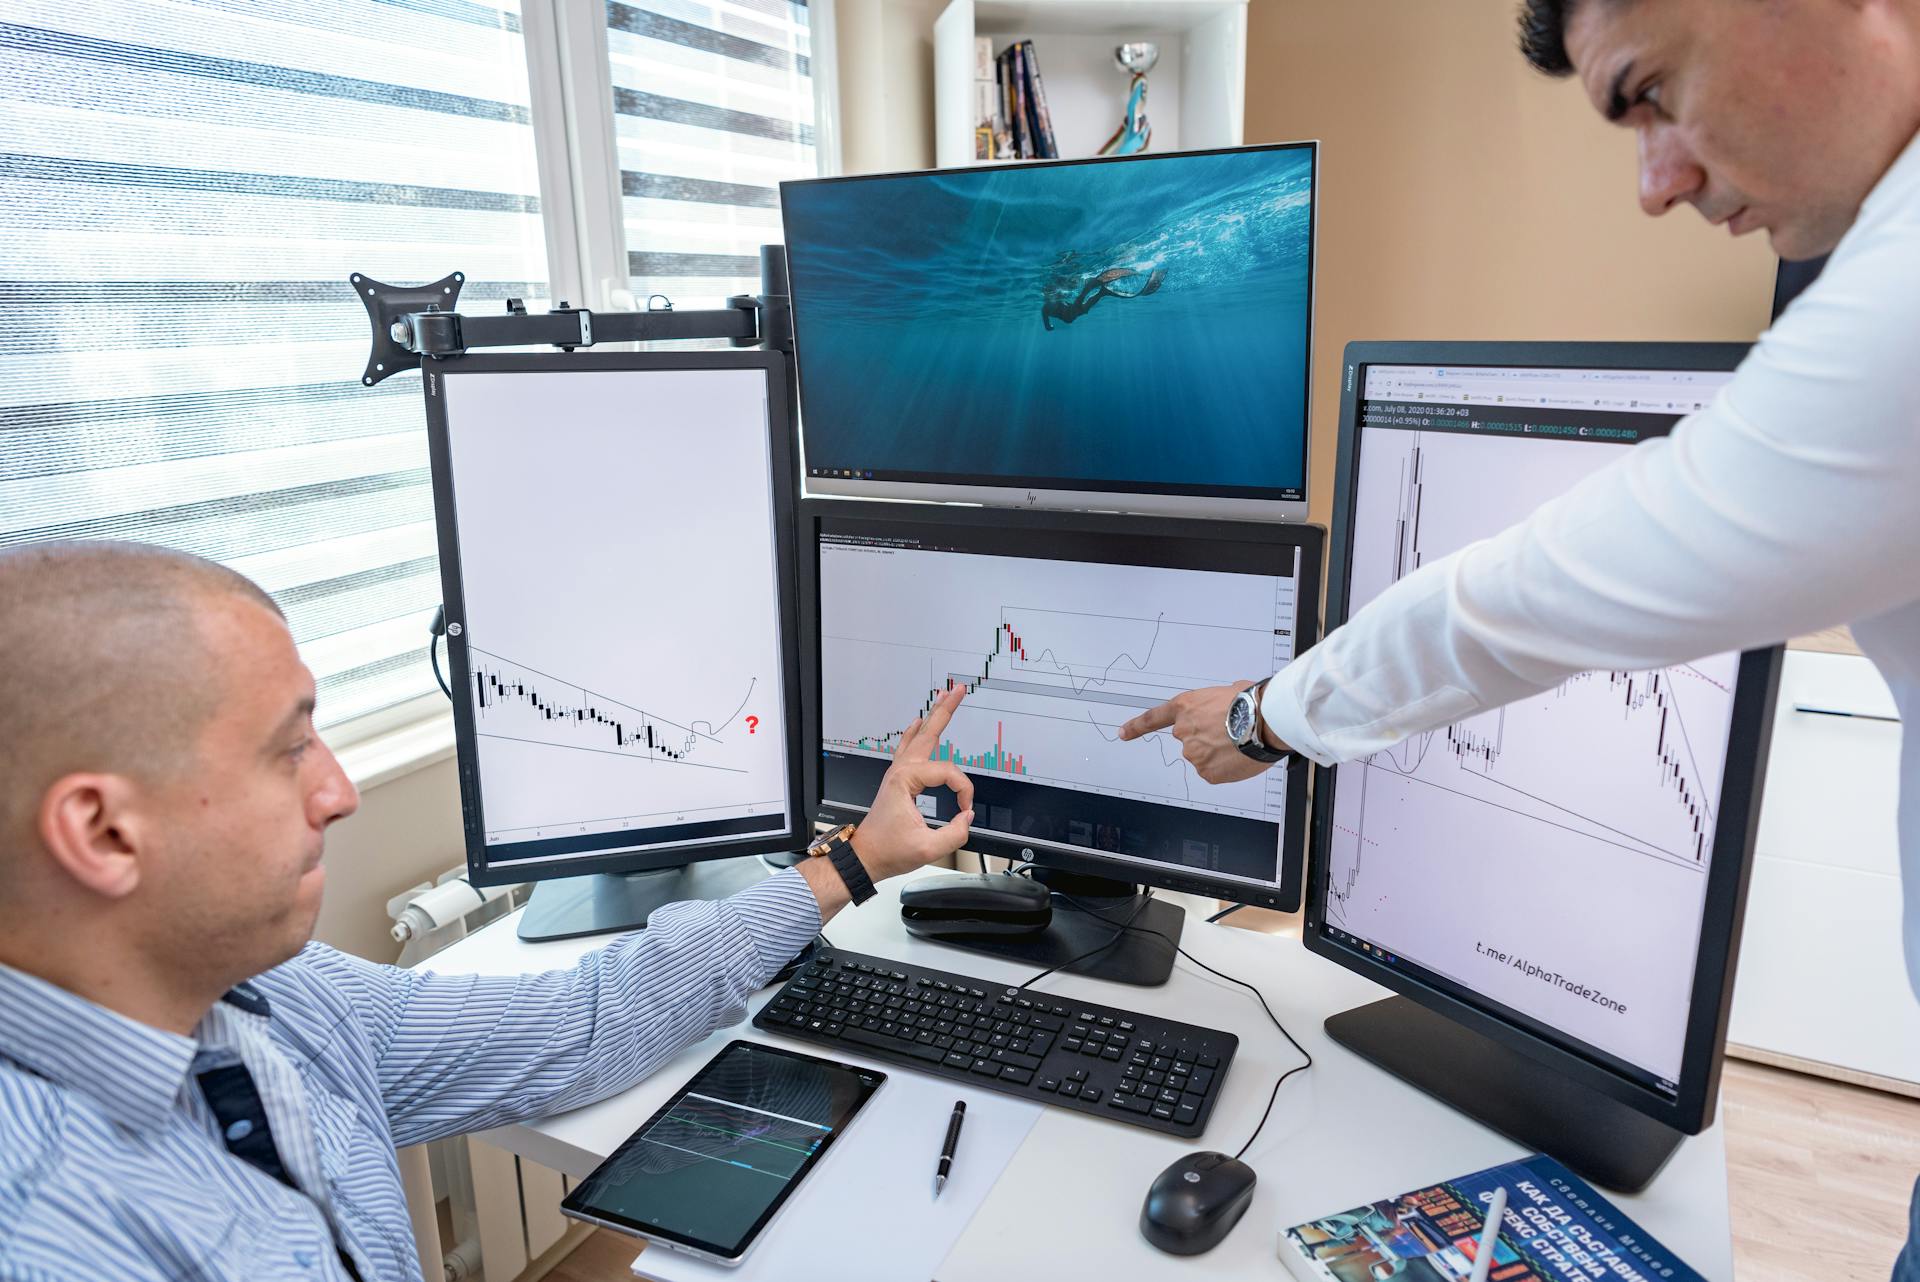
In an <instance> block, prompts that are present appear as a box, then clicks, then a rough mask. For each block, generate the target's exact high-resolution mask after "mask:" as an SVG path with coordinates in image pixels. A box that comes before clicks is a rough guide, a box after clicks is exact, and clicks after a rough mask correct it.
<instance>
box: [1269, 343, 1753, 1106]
mask: <svg viewBox="0 0 1920 1282" xmlns="http://www.w3.org/2000/svg"><path fill="white" fill-rule="evenodd" d="M1744 352H1745V348H1744V347H1743V346H1736V345H1708V344H1697V345H1673V346H1652V345H1624V344H1622V345H1587V346H1584V347H1575V346H1570V345H1529V344H1507V345H1493V344H1480V345H1475V344H1355V345H1353V346H1352V347H1350V348H1349V349H1348V367H1349V371H1350V372H1349V373H1348V375H1347V377H1348V378H1349V379H1350V380H1352V382H1353V390H1352V392H1351V393H1350V394H1349V397H1348V404H1347V409H1346V413H1345V416H1344V418H1343V421H1342V440H1341V459H1340V477H1339V491H1338V507H1337V510H1336V518H1335V530H1334V539H1335V542H1334V550H1333V558H1332V562H1333V569H1332V570H1331V571H1330V584H1331V589H1330V592H1329V597H1328V619H1329V625H1328V626H1329V628H1332V627H1334V626H1337V624H1336V621H1337V620H1344V619H1345V618H1347V617H1349V616H1350V615H1351V614H1352V613H1353V612H1354V611H1356V610H1358V609H1359V608H1360V607H1362V606H1363V605H1365V604H1366V603H1367V602H1368V601H1370V600H1372V599H1373V598H1374V597H1376V596H1378V595H1379V594H1380V593H1381V592H1383V591H1385V590H1386V589H1387V588H1388V587H1389V586H1391V585H1392V584H1393V583H1394V582H1396V581H1397V580H1399V579H1400V578H1402V577H1404V576H1406V575H1408V574H1411V573H1413V572H1414V571H1416V570H1418V569H1419V568H1420V567H1422V566H1424V565H1427V564H1430V563H1432V562H1434V561H1436V560H1439V559H1440V558H1442V557H1445V556H1447V555H1448V554H1449V553H1452V552H1454V551H1456V550H1458V549H1460V548H1462V547H1464V546H1466V545H1467V544H1469V543H1471V542H1473V541H1475V540H1478V539H1482V538H1486V537H1489V536H1491V535H1493V534H1496V533H1498V532H1499V531H1501V530H1503V529H1505V528H1506V527H1508V526H1510V525H1512V524H1514V523H1515V522H1517V521H1520V520H1522V519H1523V518H1525V517H1526V516H1527V515H1528V514H1529V513H1530V512H1532V510H1533V509H1534V508H1536V507H1538V506H1539V505H1540V504H1542V503H1544V502H1546V501H1547V500H1549V499H1552V498H1554V497H1556V496H1557V495H1560V494H1561V493H1563V492H1565V491H1566V490H1568V489H1570V488H1571V487H1572V486H1574V485H1575V484H1577V483H1578V482H1580V481H1581V480H1582V479H1584V478H1586V477H1588V476H1591V475H1592V474H1593V473H1594V472H1596V471H1598V470H1599V469H1601V468H1604V467H1606V466H1607V465H1608V464H1610V463H1612V462H1614V461H1616V460H1617V459H1619V458H1621V457H1622V456H1623V455H1625V454H1626V453H1627V452H1628V451H1630V450H1632V449H1634V448H1636V447H1639V446H1642V445H1643V444H1644V443H1646V442H1649V441H1651V440H1654V439H1655V438H1658V437H1661V436H1664V435H1666V434H1667V433H1668V432H1669V431H1670V430H1671V429H1672V428H1673V427H1674V425H1675V424H1676V423H1677V422H1678V421H1679V420H1680V419H1681V418H1682V417H1683V416H1684V415H1686V414H1689V413H1692V412H1693V411H1695V410H1699V409H1702V408H1704V407H1705V406H1707V405H1708V404H1709V403H1710V402H1711V401H1712V400H1713V399H1714V396H1715V395H1716V393H1717V392H1718V391H1719V389H1720V388H1722V387H1723V386H1724V385H1725V384H1726V383H1727V382H1728V381H1729V380H1730V379H1731V378H1732V373H1731V371H1732V370H1733V368H1734V366H1735V364H1736V363H1737V362H1738V360H1739V359H1740V357H1741V356H1742V355H1743V354H1744ZM1652 448H1658V447H1657V446H1655V447H1652ZM1774 660H1775V652H1771V651H1767V652H1756V653H1754V654H1751V655H1747V656H1742V655H1740V654H1733V653H1728V654H1715V655H1708V656H1705V657H1703V658H1700V659H1697V660H1694V661H1693V662H1689V663H1680V664H1675V665H1673V666H1672V667H1667V668H1661V669H1657V670H1654V671H1647V672H1626V671H1618V672H1589V673H1585V674H1582V675H1580V676H1577V677H1574V678H1572V679H1570V680H1568V681H1565V682H1563V683H1561V684H1560V685H1558V686H1556V687H1555V688H1554V689H1552V690H1549V691H1547V692H1546V693H1544V694H1540V695H1535V696H1533V697H1531V698H1527V699H1522V700H1520V701H1518V702H1516V703H1514V704H1511V705H1509V706H1507V707H1505V708H1501V709H1497V710H1495V711H1491V712H1486V713H1482V714H1479V715H1476V716H1474V717H1471V718H1468V719H1467V720H1465V721H1462V722H1459V723H1458V724H1455V725H1451V726H1448V727H1446V728H1445V729H1442V730H1436V731H1433V732H1431V733H1428V734H1423V735H1418V736H1415V737H1414V738H1412V739H1409V740H1407V741H1406V742H1404V743H1402V744H1400V745H1398V746H1396V747H1393V748H1390V749H1388V750H1386V751H1383V752H1380V753H1377V754H1375V755H1373V756H1371V757H1367V758H1363V759H1361V760H1358V761H1354V762H1350V763H1347V764H1344V765H1341V766H1339V767H1337V768H1335V769H1333V770H1331V771H1324V772H1322V773H1321V775H1320V776H1319V782H1318V784H1317V785H1316V801H1315V805H1316V811H1317V814H1318V816H1319V822H1318V824H1317V832H1316V852H1317V853H1316V860H1315V867H1314V871H1313V885H1312V890H1311V893H1310V895H1309V901H1308V916H1309V923H1308V932H1307V933H1308V943H1309V946H1310V947H1313V948H1315V949H1316V950H1317V951H1320V952H1323V953H1327V954H1329V955H1331V956H1333V957H1335V958H1336V959H1338V960H1340V961H1342V962H1343V963H1345V964H1347V965H1349V966H1352V967H1354V968H1356V969H1359V970H1362V971H1363V972H1365V973H1368V974H1370V975H1371V976H1372V977H1374V978H1376V979H1378V980H1380V982H1382V983H1385V984H1387V985H1388V986H1389V987H1392V988H1395V989H1397V990H1398V991H1400V992H1402V993H1404V994H1406V995H1408V996H1411V997H1413V998H1415V1000H1418V1001H1421V1002H1423V1003H1425V1004H1427V1005H1429V1006H1431V1007H1432V1008H1434V1009H1436V1010H1440V1011H1441V1012H1442V1013H1447V1014H1453V1015H1455V1016H1458V1017H1461V1018H1464V1019H1468V1020H1469V1021H1470V1022H1471V1024H1472V1026H1474V1027H1476V1028H1478V1029H1479V1030H1480V1031H1483V1032H1490V1033H1494V1034H1495V1035H1497V1036H1501V1037H1505V1038H1507V1039H1508V1040H1514V1039H1518V1040H1521V1041H1523V1042H1525V1043H1526V1044H1527V1046H1528V1047H1529V1048H1530V1049H1529V1053H1532V1054H1535V1055H1536V1056H1545V1057H1546V1059H1547V1062H1549V1063H1552V1064H1554V1065H1555V1066H1557V1067H1560V1068H1562V1069H1565V1070H1567V1071H1571V1072H1574V1073H1576V1075H1578V1076H1580V1077H1581V1078H1582V1080H1584V1081H1586V1082H1587V1083H1588V1084H1590V1085H1595V1086H1598V1087H1600V1088H1601V1089H1602V1090H1604V1091H1606V1092H1607V1093H1609V1094H1612V1095H1614V1096H1615V1097H1616V1098H1620V1099H1623V1100H1625V1101H1626V1102H1628V1103H1631V1104H1634V1105H1635V1106H1636V1107H1639V1108H1640V1109H1642V1111H1645V1112H1647V1113H1649V1114H1650V1115H1652V1116H1654V1117H1656V1118H1659V1119H1661V1120H1664V1121H1667V1122H1668V1123H1669V1124H1670V1125H1672V1126H1673V1127H1675V1128H1676V1129H1680V1130H1697V1129H1698V1128H1699V1125H1700V1124H1701V1121H1702V1116H1703V1109H1710V1103H1709V1101H1708V1100H1707V1099H1706V1098H1705V1095H1706V1092H1707V1079H1708V1077H1710V1076H1711V1073H1712V1065H1713V1064H1715V1063H1717V1060H1716V1059H1715V1058H1714V1054H1715V1049H1716V1046H1717V1040H1718V1037H1719V1031H1718V1030H1719V1029H1720V1028H1721V1026H1722V1021H1724V1018H1725V1004H1726V999H1727V996H1728V995H1729V994H1730V993H1731V975H1732V961H1733V959H1732V948H1733V941H1734V939H1735V938H1736V937H1737V918H1736V915H1735V907H1736V904H1737V900H1738V896H1739V888H1740V886H1741V885H1742V884H1743V873H1744V867H1745V864H1746V859H1747V854H1748V851H1749V849H1750V844H1751V838H1752V828H1753V823H1754V816H1755V812H1756V810H1757V799H1758V795H1759V773H1760V767H1761V762H1762V761H1763V760H1764V740H1763V734H1764V728H1765V724H1766V716H1767V709H1768V706H1769V702H1770V693H1771V690H1770V682H1771V679H1772V676H1773V673H1774Z"/></svg>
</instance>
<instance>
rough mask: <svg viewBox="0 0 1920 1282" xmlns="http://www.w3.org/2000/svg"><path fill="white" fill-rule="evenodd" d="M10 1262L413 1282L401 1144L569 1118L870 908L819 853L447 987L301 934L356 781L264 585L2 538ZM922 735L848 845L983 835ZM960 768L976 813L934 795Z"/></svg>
mask: <svg viewBox="0 0 1920 1282" xmlns="http://www.w3.org/2000/svg"><path fill="white" fill-rule="evenodd" d="M0 601H4V602H5V603H6V604H5V608H4V610H3V611H0V896H4V902H5V903H6V906H7V910H8V911H7V918H6V925H5V927H4V929H3V930H0V1282H53V1280H54V1279H61V1280H65V1279H73V1278H115V1279H148V1278H151V1279H156V1280H157V1279H180V1278H191V1279H205V1280H207V1282H212V1280H214V1279H220V1280H225V1279H233V1280H234V1282H240V1280H242V1279H245V1280H247V1282H259V1280H261V1279H277V1278H327V1279H362V1280H364V1282H375V1280H376V1279H379V1280H381V1282H401V1280H402V1279H406V1280H407V1282H417V1279H418V1278H419V1258H418V1256H417V1254H416V1252H415V1246H414V1241H413V1232H412V1228H411V1222H410V1220H409V1217H408V1214H407V1207H406V1203H405V1199H404V1197H403V1195H402V1192H401V1186H400V1176H399V1170H398V1167H397V1165H396V1163H395V1158H394V1149H395V1147H396V1146H404V1145H409V1144H419V1143H423V1142H425V1141H427V1140H432V1139H436V1138H439V1137H442V1136H447V1135H456V1134H459V1133H461V1132H465V1131H474V1130H482V1129H486V1128H489V1127H495V1126H501V1125H504V1124H506V1123H510V1122H513V1121H516V1120H521V1119H525V1118H529V1117H537V1116H540V1115H543V1114H547V1113H553V1112H557V1111H560V1110H563V1109H570V1108H576V1107H579V1106H580V1105H583V1104H587V1103H589V1102H591V1101H593V1100H596V1099H600V1098H602V1097H604V1096H607V1095H611V1094H613V1093H615V1092H617V1091H620V1090H623V1089H625V1088H626V1087H628V1086H630V1085H632V1084H633V1083H634V1082H636V1081H638V1080H639V1079H640V1078H642V1077H644V1076H645V1075H646V1074H647V1073H648V1072H650V1071H651V1070H652V1069H653V1068H655V1067H656V1066H657V1065H659V1064H660V1063H662V1062H663V1061H665V1060H666V1059H667V1058H669V1057H670V1056H672V1055H673V1054H674V1053H675V1052H676V1051H678V1050H679V1049H681V1048H682V1047H684V1046H686V1045H688V1044H689V1043H691V1042H694V1041H697V1040H698V1039H700V1038H701V1037H704V1036H705V1035H706V1034H707V1033H709V1032H710V1031H712V1030H713V1029H715V1028H718V1027H722V1026H724V1025H727V1024H730V1023H734V1022H736V1021H738V1020H739V1019H740V1018H741V1016H742V1014H743V1013H744V1010H745V1003H746V1000H747V997H748V995H749V994H750V993H752V992H753V991H754V990H755V989H756V988H759V987H760V986H762V985H764V984H765V983H766V982H767V981H768V980H769V979H770V978H771V977H772V976H773V974H774V972H775V971H777V970H778V969H779V967H780V966H781V965H782V964H783V963H784V962H786V961H787V960H788V959H789V958H791V957H792V956H793V955H794V954H795V953H796V952H798V951H799V950H800V949H801V948H802V947H804V946H805V944H806V943H807V941H808V940H809V939H811V938H812V937H813V935H814V934H815V932H817V931H818V930H819V929H820V927H821V925H822V923H823V922H825V921H826V920H827V919H829V918H831V917H832V916H833V915H834V914H835V913H836V912H838V911H839V910H840V909H841V908H842V907H844V906H846V905H847V903H848V902H849V897H848V891H847V888H846V886H845V885H843V884H842V883H841V881H840V879H839V874H838V873H837V872H836V871H835V870H834V868H833V866H832V865H831V863H830V862H829V861H827V860H824V859H813V860H807V861H805V862H804V863H803V864H802V865H801V866H800V867H799V868H797V869H792V870H789V871H786V872H782V873H780V874H778V875H776V876H774V877H771V878H769V879H767V880H766V881H764V882H761V883H759V884H758V885H755V886H753V887H751V888H749V889H747V890H745V891H743V892H741V893H740V894H738V895H735V896H733V897H732V898H730V899H727V900H723V901H720V902H717V903H686V904H675V905H671V906H669V907H667V908H664V909H661V910H660V911H658V912H656V913H655V914H654V915H653V917H652V920H651V921H650V922H649V923H648V927H647V929H646V930H644V931H640V932H636V933H634V934H630V935H626V936H623V937H621V938H619V939H617V940H615V941H614V942H613V943H611V944H609V945H608V946H607V947H605V948H603V949H601V950H599V951H598V952H595V953H592V954H589V955H588V956H587V957H585V958H584V959H582V960H581V962H580V963H579V964H578V965H577V966H575V967H574V968H573V969H572V970H569V971H557V972H553V973H550V974H544V975H527V976H522V977H519V978H506V979H500V978H478V977H471V976H467V977H440V976H433V975H420V974H414V973H412V972H409V971H403V970H398V969H395V968H393V967H390V966H377V965H373V964H371V963H368V962H364V961H361V960H359V959H357V958H353V957H349V956H346V955H343V954H341V953H338V952H335V951H334V950H332V949H330V948H327V947H324V946H323V945H320V944H314V943H310V942H308V936H309V934H310V933H311V931H312V929H313V923H314V919H315V916H316V915H317V913H318V911H319V906H320V895H321V886H322V882H323V879H324V872H323V870H322V868H321V863H320V859H321V848H322V844H323V840H324V834H325V831H326V829H327V827H328V825H330V824H332V823H333V822H334V821H335V820H337V819H342V818H345V817H346V816H347V815H350V814H352V813H353V811H354V809H355V808H356V806H357V805H358V802H359V799H358V796H357V795H356V793H355V790H354V787H353V784H352V783H351V782H350V781H349V780H348V779H347V777H346V776H345V774H344V773H342V771H341V769H340V764H339V762H338V761H336V760H335V759H334V757H333V754H332V753H331V752H329V751H328V750H327V747H326V745H325V744H323V743H322V742H321V741H320V740H319V738H318V737H317V736H316V735H315V733H314V730H313V720H312V713H313V701H314V684H313V678H312V676H311V675H310V674H309V673H308V672H307V670H306V668H305V666H304V665H302V663H301V662H300V659H299V655H298V654H297V652H296V651H295V648H294V643H293V638H292V636H291V634H290V633H289V632H288V630H287V626H286V622H285V620H284V619H283V618H282V617H281V615H280V611H279V610H278V609H277V608H276V607H275V605H274V603H273V601H272V599H271V598H270V597H268V596H267V595H266V594H265V593H264V592H262V591H261V590H260V589H259V588H258V587H257V586H255V585H254V584H253V583H251V582H249V581H248V580H247V579H245V578H243V577H241V576H240V575H237V574H234V573H233V572H231V571H229V570H226V569H223V568H222V567H220V566H217V565H214V564H213V563H211V562H207V561H202V560H199V559H198V558H194V557H190V556H186V555H184V554H180V553H174V552H167V551H163V550H161V549H158V548H149V547H141V546H138V545H133V544H112V543H91V544H79V543H73V544H56V545H38V546H30V547H26V548H22V549H15V550H12V551H8V552H4V553H0ZM958 701H959V699H958V694H957V692H956V694H954V695H950V696H949V697H948V698H947V699H946V700H945V701H944V702H943V703H942V704H941V705H939V706H938V707H936V708H935V710H934V712H933V714H932V715H931V716H930V717H929V718H927V720H926V723H925V725H924V726H919V725H916V727H914V729H913V730H912V731H910V732H909V734H908V736H907V740H906V742H905V743H904V744H903V747H902V750H901V752H900V754H899V756H898V758H897V760H896V762H895V764H894V766H893V768H892V769H891V770H890V771H889V772H888V776H887V780H886V782H885V783H884V784H883V786H882V788H881V792H880V796H879V798H878V799H877V800H876V802H875V804H874V807H873V809H872V811H871V813H870V814H869V815H868V817H867V819H866V821H865V822H864V823H862V824H861V825H860V828H859V830H858V832H857V833H856V834H855V836H854V839H853V846H854V852H855V854H856V856H857V857H858V858H859V860H860V861H861V863H862V865H863V866H864V867H865V869H866V870H867V872H868V874H869V875H870V876H871V877H872V879H873V880H875V881H878V880H880V879H881V878H883V877H889V876H893V875H895V874H898V873H903V872H907V871H910V870H911V869H914V868H918V867H920V866H922V865H924V864H927V863H931V862H933V861H934V860H936V859H939V858H941V857H942V856H944V855H946V854H948V853H950V852H952V851H954V850H956V849H958V848H959V847H960V846H961V845H962V844H963V843H964V842H965V841H966V837H967V831H968V820H969V819H970V816H971V811H970V810H969V809H968V808H969V807H970V805H971V802H972V785H971V784H970V783H969V782H968V780H967V779H966V776H965V775H964V774H962V773H961V772H960V771H959V769H958V768H956V767H955V766H953V765H951V764H947V763H936V762H932V761H930V760H929V759H928V757H929V753H928V751H927V746H928V745H930V744H932V743H936V742H938V740H939V736H940V733H941V731H942V730H943V729H944V727H945V725H946V722H947V721H948V719H949V718H951V716H952V714H953V710H954V707H955V706H956V705H957V703H958ZM933 786H946V787H950V788H952V789H954V791H955V792H956V793H957V794H958V795H959V797H960V804H961V809H962V812H963V813H962V815H961V817H960V819H959V820H958V821H956V822H954V823H952V824H949V825H948V826H947V827H946V828H945V829H943V830H939V831H935V830H932V829H929V828H928V827H927V825H926V823H925V822H924V820H922V818H921V816H920V813H919V811H918V809H917V808H916V806H915V805H914V800H913V799H914V796H915V795H916V794H917V793H919V792H920V791H921V790H922V789H924V788H928V787H933Z"/></svg>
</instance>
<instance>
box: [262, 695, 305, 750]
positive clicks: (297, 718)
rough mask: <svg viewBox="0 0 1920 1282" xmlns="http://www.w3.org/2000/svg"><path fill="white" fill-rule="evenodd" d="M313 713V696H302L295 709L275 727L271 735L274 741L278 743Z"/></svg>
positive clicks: (294, 706)
mask: <svg viewBox="0 0 1920 1282" xmlns="http://www.w3.org/2000/svg"><path fill="white" fill-rule="evenodd" d="M312 715H313V696H312V695H307V696H305V697H304V698H302V699H301V700H300V702H298V703H296V704H294V705H293V711H291V712H289V713H288V714H287V715H286V716H284V717H282V718H281V719H280V724H279V725H277V726H275V727H274V728H273V734H272V736H271V738H272V740H273V742H275V743H278V742H279V741H280V740H281V739H283V738H285V737H286V736H287V735H289V734H291V733H292V732H293V730H294V728H295V727H297V726H299V725H300V724H301V723H302V722H304V721H305V720H306V719H307V718H309V717H311V716H312Z"/></svg>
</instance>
